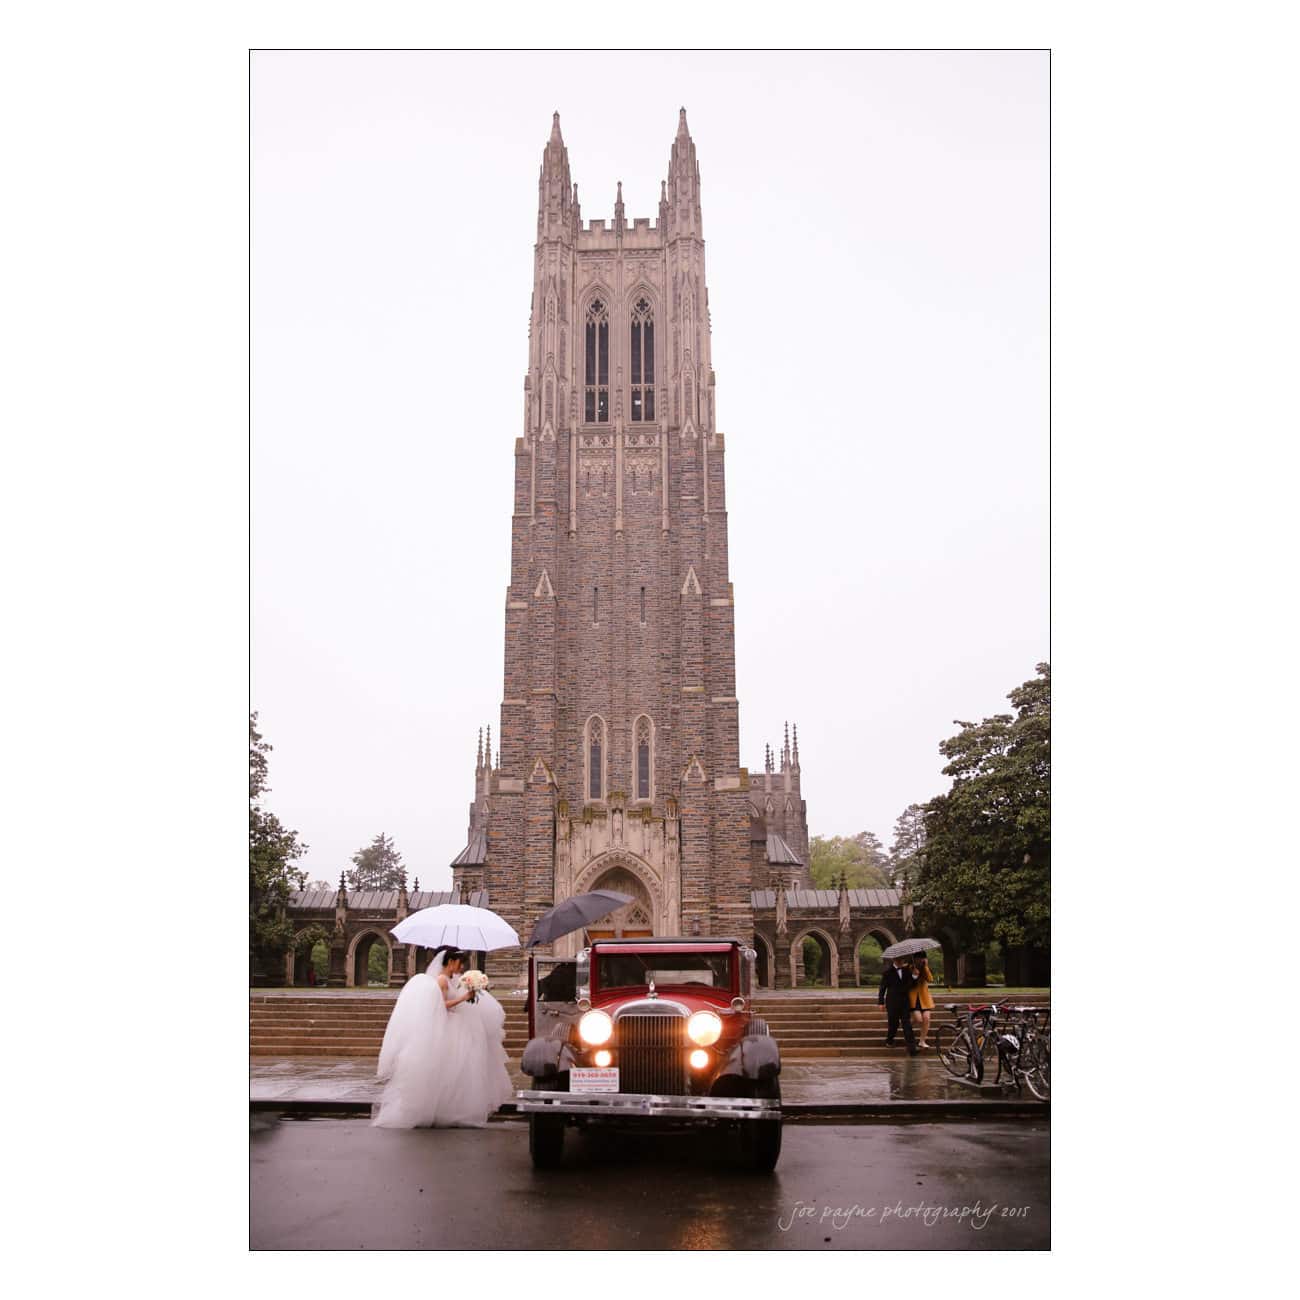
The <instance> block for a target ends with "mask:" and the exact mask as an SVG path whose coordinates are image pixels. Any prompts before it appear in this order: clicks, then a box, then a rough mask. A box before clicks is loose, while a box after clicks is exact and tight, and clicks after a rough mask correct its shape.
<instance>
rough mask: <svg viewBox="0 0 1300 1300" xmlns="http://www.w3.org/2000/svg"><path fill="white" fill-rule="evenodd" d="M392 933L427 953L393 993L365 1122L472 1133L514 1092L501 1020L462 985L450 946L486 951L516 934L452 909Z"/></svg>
mask: <svg viewBox="0 0 1300 1300" xmlns="http://www.w3.org/2000/svg"><path fill="white" fill-rule="evenodd" d="M392 933H393V936H394V938H396V939H398V940H399V941H401V942H402V943H410V944H415V945H417V946H419V947H429V948H433V947H435V945H436V951H435V952H434V957H433V960H432V961H431V962H430V964H429V969H428V970H427V971H425V972H423V973H422V974H418V975H412V976H411V978H410V979H408V980H407V981H406V983H405V984H404V985H403V986H402V991H401V993H400V994H398V998H397V1002H396V1005H395V1006H394V1007H393V1012H392V1015H390V1016H389V1018H388V1026H387V1028H386V1029H385V1030H384V1044H383V1047H382V1048H381V1049H380V1052H379V1069H378V1072H377V1075H378V1078H379V1079H381V1080H382V1081H383V1083H384V1092H383V1096H382V1097H381V1098H380V1101H379V1104H378V1105H377V1106H376V1107H375V1109H374V1114H373V1118H372V1120H371V1123H373V1124H375V1125H376V1126H378V1127H379V1128H417V1127H423V1126H428V1125H433V1126H435V1127H437V1128H482V1127H483V1126H484V1124H486V1123H487V1119H488V1116H489V1115H491V1114H492V1112H493V1111H495V1110H496V1109H497V1107H499V1106H500V1105H502V1104H503V1103H504V1102H507V1101H509V1100H510V1098H511V1097H512V1096H513V1094H514V1087H513V1085H512V1084H511V1082H510V1072H509V1070H508V1069H507V1065H506V1061H507V1058H506V1051H505V1047H504V1046H503V1042H504V1038H505V1019H506V1013H505V1010H504V1008H503V1007H502V1006H501V1004H500V1003H499V1002H498V1001H497V1000H496V998H494V997H493V996H492V995H491V994H490V993H488V992H487V991H486V989H485V988H484V987H478V988H474V987H471V986H470V985H469V984H467V983H466V982H465V981H464V980H463V979H462V972H463V971H464V969H465V967H466V965H467V964H468V955H467V954H466V952H465V951H464V950H463V949H462V948H461V947H460V946H459V945H461V944H465V945H467V946H469V947H471V948H473V949H474V950H475V951H479V952H489V951H494V950H495V949H498V948H513V947H517V946H518V944H519V936H518V935H517V934H516V933H515V932H514V930H513V929H512V928H511V927H510V926H509V925H507V924H506V923H505V921H503V920H502V919H501V918H500V917H499V916H497V915H496V913H495V912H490V911H488V910H487V909H486V908H481V907H467V906H465V905H463V904H460V903H444V904H441V905H440V906H438V907H426V908H423V909H422V910H421V911H419V912H413V913H412V914H411V915H410V916H408V917H407V918H406V919H405V920H404V921H400V922H398V924H397V925H396V926H395V927H394V928H393V931H392ZM484 983H485V981H484Z"/></svg>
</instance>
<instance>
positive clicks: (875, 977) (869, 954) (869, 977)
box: [858, 935, 884, 985]
mask: <svg viewBox="0 0 1300 1300" xmlns="http://www.w3.org/2000/svg"><path fill="white" fill-rule="evenodd" d="M882 951H883V949H882V948H881V946H880V944H879V943H878V942H877V941H876V940H875V939H873V938H872V937H871V936H870V935H867V937H866V938H865V939H863V941H862V942H861V943H860V944H858V982H859V983H860V984H867V985H874V984H878V983H879V982H880V972H881V971H882V970H883V969H884V962H883V961H882V959H881V956H880V954H881V952H882Z"/></svg>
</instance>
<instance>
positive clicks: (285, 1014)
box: [249, 989, 1049, 1064]
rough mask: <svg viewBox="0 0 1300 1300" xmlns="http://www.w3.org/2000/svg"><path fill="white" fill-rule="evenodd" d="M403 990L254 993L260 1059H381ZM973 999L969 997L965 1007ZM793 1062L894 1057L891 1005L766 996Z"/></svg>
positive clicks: (252, 1028) (762, 1010) (524, 1030)
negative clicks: (888, 1029) (888, 1039)
mask: <svg viewBox="0 0 1300 1300" xmlns="http://www.w3.org/2000/svg"><path fill="white" fill-rule="evenodd" d="M988 994H989V996H988V997H987V998H980V999H979V1001H997V1000H998V999H999V997H1000V992H999V990H996V989H989V990H988ZM395 1000H396V993H395V992H393V993H369V994H348V993H344V992H341V991H340V992H337V993H320V994H317V995H315V996H311V995H293V996H284V995H277V994H274V993H252V994H250V996H249V1051H250V1053H251V1055H253V1056H277V1057H293V1056H317V1057H319V1056H325V1057H354V1056H359V1057H377V1056H378V1055H379V1048H380V1045H381V1044H382V1042H383V1039H384V1027H385V1026H386V1025H387V1024H388V1016H389V1013H390V1012H391V1011H392V1009H393V1002H394V1001H395ZM500 1000H501V1004H502V1006H504V1007H505V1011H506V1052H507V1054H508V1055H509V1057H510V1059H511V1060H512V1061H513V1062H515V1063H516V1064H518V1061H519V1058H520V1056H521V1055H522V1054H523V1050H524V1045H525V1043H526V1042H527V1039H528V1016H527V1013H526V1011H525V1009H524V1005H523V999H522V998H521V997H517V996H515V995H513V994H505V995H503V996H502V997H501V999H500ZM934 1000H935V1013H934V1016H933V1017H932V1019H931V1022H930V1033H931V1041H933V1038H934V1030H935V1028H937V1027H938V1026H939V1025H941V1024H945V1023H947V1022H949V1021H950V1020H951V1017H950V1016H949V1014H948V1013H947V1012H946V1011H944V1010H943V1007H944V1004H945V1003H946V1002H952V1001H956V999H954V998H953V997H952V996H951V995H948V994H945V993H944V990H943V989H935V990H934ZM1007 1000H1008V1001H1009V1002H1013V1003H1016V1004H1018V1005H1026V1004H1029V1005H1035V1006H1046V1005H1048V1003H1049V998H1048V995H1047V994H1046V993H1045V992H1044V993H1038V994H1016V995H1013V996H1012V997H1010V998H1008V999H1007ZM969 1001H970V998H969V996H968V997H965V998H963V999H962V1000H961V1004H962V1005H963V1006H965V1005H967V1003H968V1002H969ZM754 1010H755V1014H756V1015H760V1016H762V1017H763V1018H764V1019H765V1020H766V1021H767V1023H768V1025H769V1026H770V1028H771V1030H772V1034H773V1036H774V1037H775V1038H776V1040H777V1042H778V1043H779V1044H780V1046H781V1056H782V1058H783V1059H785V1060H789V1061H812V1060H818V1059H822V1058H832V1059H845V1058H847V1059H869V1058H887V1057H890V1056H894V1055H898V1054H899V1053H900V1052H901V1050H902V1049H901V1044H902V1041H903V1038H902V1034H901V1033H900V1034H899V1038H898V1041H899V1043H900V1047H899V1048H893V1049H891V1048H887V1047H885V1046H884V1042H885V1026H886V1019H885V1010H884V1008H883V1007H880V1006H878V1005H877V1003H876V994H875V991H874V990H869V989H868V990H863V991H862V992H861V993H858V992H848V991H846V992H844V993H818V992H816V991H810V992H806V993H805V992H795V993H784V994H781V993H777V994H772V993H764V994H761V995H760V996H759V997H758V998H757V999H756V1000H755V1004H754Z"/></svg>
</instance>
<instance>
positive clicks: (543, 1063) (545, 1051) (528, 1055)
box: [519, 1038, 574, 1079]
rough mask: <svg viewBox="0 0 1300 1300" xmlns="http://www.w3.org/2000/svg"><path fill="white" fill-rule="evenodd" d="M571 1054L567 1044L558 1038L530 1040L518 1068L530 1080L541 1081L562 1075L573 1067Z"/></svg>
mask: <svg viewBox="0 0 1300 1300" xmlns="http://www.w3.org/2000/svg"><path fill="white" fill-rule="evenodd" d="M573 1063H574V1061H573V1052H572V1051H571V1050H570V1048H569V1044H568V1043H566V1042H564V1041H563V1040H561V1039H558V1038H532V1039H529V1041H528V1045H527V1047H525V1048H524V1055H523V1059H522V1060H521V1061H520V1063H519V1068H520V1069H521V1070H522V1071H523V1072H524V1073H525V1074H526V1075H529V1076H530V1077H531V1078H534V1079H542V1078H545V1077H546V1076H547V1075H551V1074H562V1073H563V1072H564V1071H565V1070H568V1069H570V1068H571V1067H572V1066H573Z"/></svg>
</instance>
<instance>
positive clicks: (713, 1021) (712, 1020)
mask: <svg viewBox="0 0 1300 1300" xmlns="http://www.w3.org/2000/svg"><path fill="white" fill-rule="evenodd" d="M686 1033H687V1035H688V1036H689V1038H690V1040H691V1042H693V1043H698V1044H699V1045H700V1046H701V1047H708V1046H710V1045H711V1044H712V1043H716V1042H717V1041H718V1039H719V1038H721V1037H722V1018H721V1017H720V1016H719V1015H717V1014H716V1013H715V1012H712V1011H697V1012H696V1013H695V1014H694V1015H693V1016H692V1017H691V1018H690V1019H689V1020H688V1021H687V1022H686Z"/></svg>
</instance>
